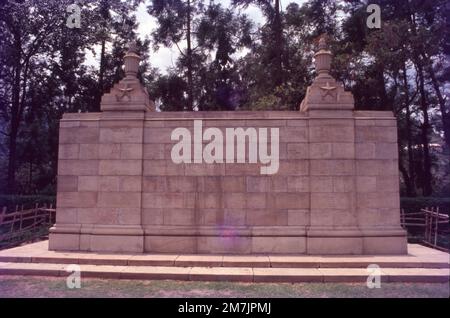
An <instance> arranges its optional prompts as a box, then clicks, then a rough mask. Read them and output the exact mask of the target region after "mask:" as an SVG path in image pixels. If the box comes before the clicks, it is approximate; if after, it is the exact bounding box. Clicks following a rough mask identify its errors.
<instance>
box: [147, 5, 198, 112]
mask: <svg viewBox="0 0 450 318" xmlns="http://www.w3.org/2000/svg"><path fill="white" fill-rule="evenodd" d="M202 8H203V1H202V0H170V1H165V0H152V2H151V4H150V5H149V6H148V12H149V14H151V15H153V16H154V17H156V19H157V22H158V28H157V29H156V30H155V31H154V32H153V40H154V47H155V49H158V47H159V45H164V46H166V47H172V46H174V45H175V46H176V47H177V48H178V50H179V52H180V54H181V56H182V60H183V65H182V66H183V68H184V69H185V72H186V81H187V107H186V109H187V110H193V109H194V106H195V105H194V102H195V99H196V97H195V96H194V90H195V89H194V72H195V70H194V58H195V53H196V50H197V48H196V47H194V44H193V42H194V40H193V29H194V28H195V25H196V24H197V21H198V15H199V13H200V12H201V10H202ZM182 41H185V44H186V48H185V49H182V48H181V46H180V45H181V42H182Z"/></svg>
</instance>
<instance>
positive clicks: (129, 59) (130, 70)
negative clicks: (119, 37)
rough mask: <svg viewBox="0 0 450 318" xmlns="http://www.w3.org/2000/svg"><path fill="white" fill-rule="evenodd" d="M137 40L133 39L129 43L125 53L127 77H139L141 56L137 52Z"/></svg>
mask: <svg viewBox="0 0 450 318" xmlns="http://www.w3.org/2000/svg"><path fill="white" fill-rule="evenodd" d="M137 51H138V50H137V45H136V42H134V41H132V42H130V43H128V51H127V53H126V54H125V57H124V62H125V75H126V76H127V77H137V74H138V71H139V62H140V61H141V57H140V56H139V55H138V54H137Z"/></svg>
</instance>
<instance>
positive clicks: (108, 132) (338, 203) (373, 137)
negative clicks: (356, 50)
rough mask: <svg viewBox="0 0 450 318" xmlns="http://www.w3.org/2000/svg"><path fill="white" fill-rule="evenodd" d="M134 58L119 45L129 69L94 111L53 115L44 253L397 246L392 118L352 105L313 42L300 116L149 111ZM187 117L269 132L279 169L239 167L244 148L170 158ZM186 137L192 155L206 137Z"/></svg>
mask: <svg viewBox="0 0 450 318" xmlns="http://www.w3.org/2000/svg"><path fill="white" fill-rule="evenodd" d="M136 56H137V57H138V55H137V54H136V53H135V52H129V53H128V54H127V56H126V62H125V66H126V69H125V71H126V74H127V77H126V78H125V79H124V80H123V81H122V82H120V83H119V84H117V85H116V86H115V87H114V88H113V89H112V91H111V92H110V93H109V94H106V95H105V96H104V97H103V99H102V110H103V112H102V113H93V114H66V115H64V117H63V119H62V120H61V124H60V140H59V166H58V196H57V213H56V217H57V220H56V225H55V226H54V227H53V228H52V229H51V233H50V249H52V250H74V251H102V252H105V251H108V252H128V253H138V252H141V253H142V252H146V253H202V254H209V253H212V254H224V253H227V254H357V255H359V254H405V253H406V235H405V232H404V231H403V230H402V229H401V227H400V213H399V209H400V208H399V175H398V157H397V153H398V150H397V135H396V134H397V127H396V120H395V118H394V116H393V114H392V113H391V112H372V111H354V107H353V106H354V105H353V97H352V95H351V94H350V93H349V92H346V91H344V89H343V88H342V86H341V85H340V84H338V83H337V82H336V81H335V80H334V79H333V78H332V77H331V76H330V75H329V72H328V71H329V65H330V63H329V59H330V58H331V53H330V52H329V51H327V50H326V48H325V47H324V44H323V42H322V43H321V50H320V51H319V52H318V53H317V54H316V59H317V61H316V64H317V69H318V70H319V71H318V73H319V75H318V77H317V78H316V80H315V81H314V83H313V84H312V85H311V86H310V87H309V88H308V92H307V96H306V97H305V100H304V101H303V103H302V105H301V112H188V113H184V112H180V113H158V112H154V111H152V110H154V107H153V103H152V102H151V101H150V100H149V98H148V95H147V93H146V91H145V89H144V88H143V87H142V85H141V84H140V83H139V81H138V80H137V78H136V77H135V75H136V73H137V64H136V60H137V57H136ZM127 59H128V60H127ZM199 121H201V123H202V127H203V131H202V132H201V135H202V136H203V132H204V131H206V129H208V128H215V130H214V131H215V132H216V133H221V135H223V136H226V135H227V129H230V128H234V129H236V128H242V129H244V130H246V129H255V131H259V133H261V130H264V129H267V130H270V131H271V132H272V129H274V130H276V131H277V132H278V138H279V139H278V141H279V144H278V148H277V149H278V152H279V162H278V169H277V171H276V172H275V173H273V174H268V175H267V174H266V175H265V174H262V173H261V171H262V169H261V167H263V166H266V165H265V164H263V163H261V160H260V161H256V162H254V163H251V160H252V155H251V153H249V152H248V151H245V152H244V153H239V154H237V157H238V158H239V160H236V162H227V161H224V162H220V160H219V161H216V162H214V163H206V162H205V160H204V159H200V160H199V161H198V162H197V163H194V162H195V160H194V162H192V163H187V162H182V163H177V162H174V160H173V156H172V155H171V154H172V150H173V147H174V146H175V145H176V144H178V142H179V141H178V140H173V138H172V137H173V136H172V134H173V133H174V130H176V129H181V130H182V131H185V132H189V133H190V135H191V136H195V135H196V134H198V131H196V129H195V128H194V127H196V124H198V122H199ZM271 134H272V133H271ZM259 137H260V139H259V140H260V141H261V138H262V137H261V135H259ZM272 137H273V135H272ZM204 139H206V138H204ZM263 139H264V138H263ZM245 140H247V139H245ZM249 140H250V139H249ZM269 140H270V141H269ZM273 140H274V139H269V137H267V140H266V141H267V143H268V145H267V147H268V148H269V149H271V148H270V147H271V145H272V142H273ZM192 143H193V144H192V149H191V151H192V154H194V153H196V151H197V150H196V149H198V148H197V147H200V149H202V146H205V145H206V144H208V142H205V141H200V143H197V144H196V141H192ZM242 143H244V144H245V143H246V142H242V141H241V144H239V143H238V142H236V143H235V140H233V144H234V147H235V148H239V147H240V146H242ZM265 144H266V143H264V145H265ZM252 146H255V147H256V146H257V147H258V148H255V149H258V150H259V151H260V147H261V144H258V145H252V143H251V142H250V141H249V142H248V143H247V144H246V147H247V148H244V149H248V148H251V147H252ZM259 157H260V158H259V159H261V154H260V153H259ZM236 159H237V158H236Z"/></svg>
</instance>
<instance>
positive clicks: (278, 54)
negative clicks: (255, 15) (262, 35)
mask: <svg viewBox="0 0 450 318" xmlns="http://www.w3.org/2000/svg"><path fill="white" fill-rule="evenodd" d="M274 11H275V18H274V31H273V35H274V38H275V39H274V40H275V48H274V49H275V50H276V51H275V59H276V60H275V65H276V67H277V69H276V70H274V71H275V73H274V74H273V75H274V78H275V84H276V85H277V86H279V85H281V84H283V81H284V73H283V50H284V47H283V26H282V21H281V4H280V0H275V4H274Z"/></svg>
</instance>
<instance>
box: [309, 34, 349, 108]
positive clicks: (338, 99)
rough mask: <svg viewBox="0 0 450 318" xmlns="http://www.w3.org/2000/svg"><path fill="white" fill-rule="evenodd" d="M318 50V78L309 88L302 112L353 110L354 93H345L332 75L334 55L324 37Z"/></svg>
mask: <svg viewBox="0 0 450 318" xmlns="http://www.w3.org/2000/svg"><path fill="white" fill-rule="evenodd" d="M318 49H319V50H318V51H317V52H316V54H314V58H315V61H314V65H315V67H316V71H317V77H316V78H315V79H314V81H313V83H312V84H311V85H310V86H309V87H308V88H307V90H306V96H305V98H304V99H303V101H302V103H301V104H300V111H302V112H306V111H309V110H353V109H354V104H355V102H354V99H353V95H352V93H351V92H347V91H345V90H344V87H343V86H342V84H340V83H338V82H337V81H336V80H335V79H334V78H333V77H332V76H331V75H330V70H331V61H332V59H333V54H332V53H331V51H330V50H329V49H328V45H327V42H326V40H325V37H323V36H322V37H321V38H320V40H319V45H318Z"/></svg>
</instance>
